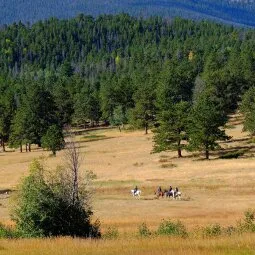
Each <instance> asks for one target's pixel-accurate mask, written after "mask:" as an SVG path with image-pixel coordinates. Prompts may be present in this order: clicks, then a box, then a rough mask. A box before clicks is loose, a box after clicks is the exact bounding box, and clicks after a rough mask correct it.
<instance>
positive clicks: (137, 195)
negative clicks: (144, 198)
mask: <svg viewBox="0 0 255 255" xmlns="http://www.w3.org/2000/svg"><path fill="white" fill-rule="evenodd" d="M130 192H131V195H132V196H133V197H137V198H140V196H141V194H142V191H141V190H139V189H138V190H137V191H135V190H134V189H131V191H130Z"/></svg>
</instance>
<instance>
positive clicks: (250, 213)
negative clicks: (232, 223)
mask: <svg viewBox="0 0 255 255" xmlns="http://www.w3.org/2000/svg"><path fill="white" fill-rule="evenodd" d="M254 214H255V212H254V210H252V209H249V210H247V211H246V212H244V219H243V220H241V221H239V222H238V224H237V228H238V231H239V232H251V233H254V232H255V215H254Z"/></svg>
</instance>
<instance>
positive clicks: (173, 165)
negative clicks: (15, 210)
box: [161, 163, 177, 169]
mask: <svg viewBox="0 0 255 255" xmlns="http://www.w3.org/2000/svg"><path fill="white" fill-rule="evenodd" d="M175 167H177V165H176V164H173V163H166V164H162V165H161V168H168V169H172V168H175Z"/></svg>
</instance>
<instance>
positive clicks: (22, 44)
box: [0, 14, 255, 157]
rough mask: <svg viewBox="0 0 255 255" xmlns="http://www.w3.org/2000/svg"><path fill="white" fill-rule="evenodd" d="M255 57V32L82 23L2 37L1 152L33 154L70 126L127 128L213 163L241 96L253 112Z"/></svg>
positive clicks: (46, 24)
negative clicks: (8, 149)
mask: <svg viewBox="0 0 255 255" xmlns="http://www.w3.org/2000/svg"><path fill="white" fill-rule="evenodd" d="M254 49H255V31H254V30H248V29H238V28H235V27H233V26H226V25H220V24H216V23H213V22H209V21H201V22H195V21H191V20H184V19H180V18H176V19H174V20H171V21H169V20H166V19H163V18H159V17H154V18H148V19H142V18H134V17H131V16H129V15H127V14H121V15H116V16H107V15H104V16H99V17H98V18H96V19H95V18H93V17H91V16H84V15H79V16H77V17H76V18H73V19H70V20H58V19H55V18H51V19H49V20H46V21H39V22H37V23H35V24H33V25H25V24H23V23H14V24H11V25H9V26H6V27H3V28H2V29H1V30H0V56H1V57H0V67H1V69H0V137H1V144H2V146H3V148H4V146H5V144H6V143H8V145H9V146H10V147H15V148H16V147H19V146H20V148H21V149H22V146H21V145H27V149H28V150H30V145H31V144H38V145H39V146H43V144H44V142H43V141H49V140H51V139H50V138H49V137H48V136H50V135H51V134H52V133H53V135H54V134H58V131H57V128H59V129H60V130H62V128H63V127H64V126H67V125H70V124H71V125H76V126H82V127H84V126H86V125H88V123H89V125H90V126H92V125H98V123H105V124H108V123H110V124H112V125H122V124H126V123H128V124H130V125H131V126H134V127H142V128H144V129H145V131H146V132H147V130H148V129H149V128H152V129H153V131H154V132H155V137H154V140H155V148H154V150H155V151H156V152H157V151H162V150H166V149H174V150H177V151H178V156H181V150H182V149H191V150H205V152H206V157H209V151H210V150H213V149H215V148H216V147H217V146H218V144H217V141H218V140H221V139H223V140H224V139H228V137H227V136H226V135H225V132H224V130H223V129H222V127H223V126H224V125H225V123H226V121H227V118H228V115H229V114H230V113H231V112H233V111H235V110H236V109H237V108H238V106H239V105H240V103H241V101H242V96H243V95H244V97H245V98H246V99H245V100H246V101H245V102H246V105H247V102H248V105H249V102H251V103H252V102H253V99H254V97H253V94H252V93H253V91H254V90H253V91H252V88H253V86H254V84H255V53H254ZM247 93H248V94H247ZM249 95H250V97H249ZM249 100H250V101H249ZM253 103H254V102H253ZM243 111H244V112H245V113H246V114H247V116H251V114H253V113H250V112H249V111H250V108H249V107H246V108H245V107H244V110H243ZM212 123H214V125H212ZM247 128H248V129H249V127H248V126H247ZM249 130H250V131H251V132H253V131H252V130H251V129H249ZM53 131H54V132H53ZM59 137H61V139H63V138H62V136H61V135H60V136H59ZM183 140H189V143H188V144H187V143H186V142H185V143H183V142H182V141H183ZM187 146H188V147H189V148H187ZM46 147H47V146H46Z"/></svg>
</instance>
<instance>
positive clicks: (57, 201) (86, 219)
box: [13, 161, 100, 237]
mask: <svg viewBox="0 0 255 255" xmlns="http://www.w3.org/2000/svg"><path fill="white" fill-rule="evenodd" d="M70 176H71V175H68V174H67V173H66V172H65V170H64V169H58V171H56V173H54V174H53V176H51V175H49V176H47V174H46V171H45V169H44V167H43V165H42V164H41V163H40V162H39V161H34V162H33V164H32V165H31V167H30V174H29V176H27V177H26V178H24V180H23V182H22V184H21V187H20V191H19V194H18V200H17V201H16V206H15V208H14V213H13V220H14V221H15V222H16V226H17V230H18V232H19V233H21V235H22V237H49V236H73V237H74V236H78V237H99V236H100V231H99V227H100V223H99V222H98V221H97V222H96V223H95V224H92V223H91V216H92V211H91V206H90V204H89V197H88V193H87V192H86V190H85V189H83V188H82V185H80V186H79V190H78V194H77V198H76V199H75V200H73V197H72V195H71V194H72V187H73V186H72V178H70Z"/></svg>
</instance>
